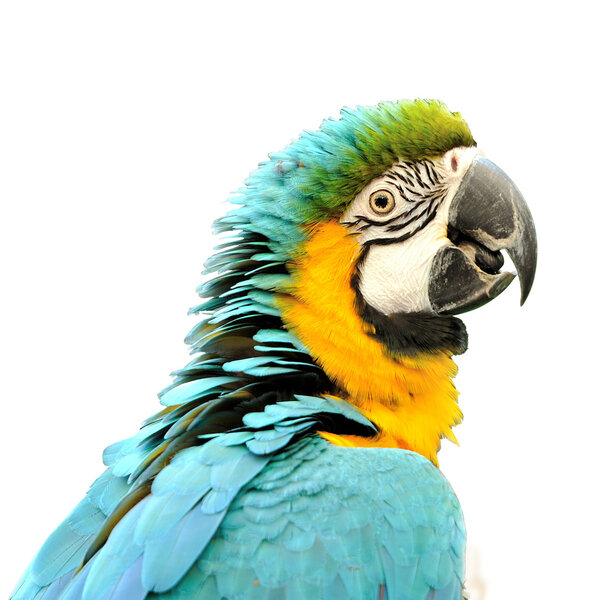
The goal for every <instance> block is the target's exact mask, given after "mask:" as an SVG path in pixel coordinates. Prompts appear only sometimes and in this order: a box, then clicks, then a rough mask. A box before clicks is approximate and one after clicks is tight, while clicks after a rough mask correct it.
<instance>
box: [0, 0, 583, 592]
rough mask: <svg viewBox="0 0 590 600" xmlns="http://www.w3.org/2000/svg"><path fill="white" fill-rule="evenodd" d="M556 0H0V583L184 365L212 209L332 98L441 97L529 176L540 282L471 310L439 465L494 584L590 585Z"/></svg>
mask: <svg viewBox="0 0 590 600" xmlns="http://www.w3.org/2000/svg"><path fill="white" fill-rule="evenodd" d="M577 6H582V3H579V4H578V3H574V2H572V3H568V2H560V3H558V4H553V3H551V4H549V3H547V4H544V3H542V2H534V3H533V2H531V3H524V2H523V3H520V4H519V3H517V2H510V3H509V4H503V3H501V2H497V1H496V2H488V3H481V2H436V3H429V2H419V3H411V2H404V3H396V2H392V1H390V2H383V3H381V2H371V1H369V0H366V1H363V2H358V3H350V2H310V3H308V2H305V1H302V0H299V1H298V2H254V1H252V2H243V3H238V2H224V3H219V5H216V6H215V7H212V3H202V4H201V3H197V2H166V3H165V2H161V3H154V2H147V1H144V2H94V3H90V2H72V3H70V4H67V3H63V2H39V3H33V2H26V1H22V2H5V3H3V4H2V8H1V9H0V57H1V61H2V63H1V70H0V85H1V92H0V120H1V123H0V125H1V130H0V186H1V190H0V194H1V195H0V201H1V203H2V208H1V217H0V228H1V234H0V245H1V265H2V267H1V268H2V271H1V280H0V281H1V284H0V285H1V288H2V291H1V293H0V302H1V312H0V314H1V318H2V324H1V332H0V336H1V356H0V368H1V376H2V383H1V387H0V390H1V419H2V446H1V465H2V467H1V473H2V478H1V486H2V487H1V499H2V505H3V507H2V510H1V513H0V518H1V519H2V523H1V524H0V531H1V532H2V535H1V537H2V543H1V544H0V547H1V549H0V552H1V553H2V555H3V556H2V558H1V560H0V564H1V565H2V568H1V571H2V578H1V580H0V581H1V583H0V587H1V590H0V596H1V597H7V596H8V594H9V591H10V590H11V589H12V587H13V585H14V584H15V583H16V581H17V579H18V578H19V576H20V574H21V572H22V571H23V570H24V568H25V567H26V565H27V563H28V561H29V559H30V558H31V557H32V556H33V554H34V553H35V551H36V550H37V548H38V547H39V545H40V544H41V542H42V541H43V540H44V539H45V537H46V536H47V535H48V534H49V533H50V531H51V530H52V529H53V528H54V527H55V526H56V525H57V524H58V522H59V521H60V520H61V519H62V518H63V517H64V516H65V515H66V514H67V512H69V510H70V508H71V507H72V506H73V505H74V504H75V503H76V502H77V501H78V499H79V498H80V497H81V495H82V494H83V493H84V492H85V490H86V489H87V487H88V485H89V484H90V483H91V482H92V480H93V479H94V478H95V477H96V476H98V475H99V474H100V472H101V461H100V455H101V451H102V449H103V447H104V446H105V445H107V444H108V443H111V442H113V441H116V440H118V439H121V438H123V437H127V436H129V435H132V434H133V433H134V432H135V431H136V429H137V427H138V425H139V424H140V422H141V421H142V420H143V419H144V418H145V417H147V416H149V415H151V414H152V413H154V412H156V410H157V409H158V404H157V398H156V395H155V394H156V392H157V391H158V390H160V389H161V388H163V387H164V386H165V385H167V383H168V381H169V380H168V377H167V374H168V373H169V372H170V371H171V370H172V369H174V368H177V367H179V366H182V365H184V364H185V363H186V362H187V361H188V353H187V348H185V347H184V345H183V343H182V339H183V337H184V335H185V334H186V333H187V332H188V330H189V329H190V328H191V327H192V325H193V324H194V320H193V319H192V318H188V317H187V316H186V310H187V308H188V306H190V305H191V304H193V303H195V302H196V296H195V294H194V287H195V286H196V284H197V283H198V282H199V281H200V277H201V276H200V270H201V264H202V262H203V261H204V259H205V258H206V257H207V256H208V255H209V254H210V252H211V248H212V245H213V238H212V236H211V235H210V223H211V221H212V219H213V218H214V217H215V216H218V215H221V214H222V213H223V212H224V210H225V206H223V205H222V201H223V200H224V199H225V198H226V197H228V195H229V194H230V192H232V191H233V190H235V189H236V188H238V187H239V186H240V184H241V182H242V181H243V179H244V178H245V177H246V176H247V174H248V173H249V172H250V171H251V170H253V169H254V168H255V166H256V164H257V163H258V162H259V161H261V160H263V159H264V158H265V156H266V154H267V153H268V152H269V151H273V150H278V149H280V148H282V147H283V146H285V145H286V144H287V143H288V142H289V141H290V140H291V139H293V138H294V137H295V136H297V134H298V133H299V132H300V131H301V130H302V129H316V128H317V127H318V125H319V124H320V122H321V120H322V119H323V118H324V117H328V116H336V115H337V114H338V110H339V109H340V107H342V106H354V105H357V104H374V103H376V102H378V101H381V100H386V99H398V98H414V97H426V98H432V97H435V98H440V99H442V100H444V101H445V102H446V103H447V104H448V105H449V107H450V108H451V109H453V110H460V111H461V113H462V114H463V116H464V117H465V118H466V120H467V121H468V123H469V124H470V126H471V128H472V131H473V134H474V136H475V138H476V140H477V141H478V143H479V147H480V148H481V149H482V150H483V151H484V152H485V153H486V155H487V156H488V157H489V158H490V159H492V160H494V161H495V162H497V163H498V164H499V165H500V166H501V167H502V168H503V169H504V170H505V171H507V172H508V174H509V175H510V176H511V177H512V179H514V180H515V181H516V182H517V184H518V185H519V187H520V189H521V191H522V192H523V194H524V196H525V197H526V198H527V199H528V202H529V205H530V207H531V210H532V212H533V215H534V217H535V220H536V224H537V230H538V238H539V268H538V272H537V280H536V283H535V287H534V289H533V291H532V294H531V297H530V299H529V301H528V302H527V304H526V305H525V306H524V307H523V308H522V309H521V308H519V306H518V289H517V285H513V286H512V287H511V288H510V289H509V290H508V291H507V292H506V293H505V294H504V295H502V296H501V297H500V298H499V299H498V300H496V301H495V302H493V303H491V304H490V305H488V306H487V307H485V308H483V309H480V310H479V311H476V312H475V313H472V314H468V315H467V316H466V317H465V321H466V323H467V326H468V329H469V333H470V350H469V352H468V353H467V354H466V355H465V356H462V357H459V358H458V360H457V362H458V364H459V367H460V374H459V376H458V377H457V379H456V384H457V387H458V388H459V390H460V391H461V397H460V403H461V407H462V408H463V410H464V413H465V421H464V424H463V425H461V426H460V427H458V428H456V430H455V432H456V435H457V437H458V438H459V441H460V443H461V447H460V448H456V447H454V446H452V445H451V444H450V443H448V442H446V443H445V444H444V447H443V450H442V452H441V454H440V460H441V466H442V470H443V472H444V473H445V474H446V475H447V477H448V478H449V479H450V481H451V483H452V484H453V486H454V488H455V490H456V492H457V493H458V495H459V497H460V499H461V502H462V505H463V507H464V512H465V518H466V521H467V527H468V533H469V540H468V544H469V552H470V563H469V567H468V583H469V585H470V587H471V590H472V598H474V599H483V598H485V600H500V599H502V600H507V599H508V600H510V599H512V598H515V599H517V598H518V599H528V598H535V599H545V598H548V599H549V598H583V597H588V595H587V594H588V583H587V571H588V559H589V558H590V553H589V551H588V538H589V534H590V530H589V524H588V504H589V501H588V492H587V487H586V477H587V474H588V467H587V457H586V452H587V439H588V438H587V430H588V418H589V416H590V415H589V411H588V401H589V400H590V394H589V393H588V389H587V385H588V384H587V377H588V376H587V372H588V366H587V362H588V359H587V356H588V333H589V331H588V329H589V328H588V316H587V314H588V310H587V302H588V283H587V279H588V275H587V272H588V265H587V254H588V253H587V238H588V218H589V217H590V211H589V202H590V197H589V196H590V193H589V189H590V186H589V185H588V172H589V169H588V166H587V160H588V137H589V133H590V131H589V126H588V117H587V115H588V95H587V91H586V82H587V79H588V76H587V73H588V65H587V62H588V58H589V47H588V44H587V42H586V41H585V40H586V39H587V35H588V33H587V29H586V27H587V18H586V17H584V15H583V14H582V12H581V9H578V8H576V7H577Z"/></svg>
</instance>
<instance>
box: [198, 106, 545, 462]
mask: <svg viewBox="0 0 590 600" xmlns="http://www.w3.org/2000/svg"><path fill="white" fill-rule="evenodd" d="M269 159H270V160H268V161H267V162H264V163H262V164H261V165H260V166H259V168H258V169H257V170H256V171H255V172H254V173H253V174H252V175H251V176H250V178H249V179H248V180H247V181H246V184H245V187H244V188H243V189H242V190H241V191H240V192H239V193H238V195H237V196H235V197H234V198H233V199H232V200H231V201H232V202H234V203H236V204H238V205H239V206H238V207H237V208H236V209H234V210H232V211H230V212H229V213H228V215H226V216H225V217H223V218H222V219H220V220H219V222H218V223H217V227H218V229H219V230H220V231H231V232H232V233H233V234H234V235H236V236H237V239H235V241H234V242H233V243H229V244H226V245H225V246H224V247H223V248H222V252H221V253H220V254H219V255H217V257H213V259H212V261H211V262H210V264H209V265H208V266H209V267H210V269H211V270H215V269H219V271H220V275H219V277H218V278H217V279H215V280H213V281H214V284H213V287H214V288H215V291H216V292H217V293H218V298H217V299H214V300H213V301H210V303H209V304H208V305H207V306H205V308H213V309H215V312H214V313H213V319H212V320H213V321H215V320H216V322H217V323H220V322H223V317H222V316H221V317H220V314H219V311H220V310H221V315H223V314H225V315H226V317H227V315H230V316H231V315H236V314H237V315H238V316H239V318H240V319H242V323H243V320H244V319H246V316H247V315H250V316H249V317H248V319H249V322H250V323H252V324H254V322H255V321H256V319H258V321H257V323H258V325H255V326H256V327H259V329H258V330H257V331H261V330H262V331H264V330H265V327H268V326H269V325H268V319H270V318H278V319H280V325H277V324H276V321H275V324H274V325H273V327H275V326H277V327H279V328H280V329H281V330H284V331H285V332H286V333H288V334H289V335H290V336H291V338H290V339H291V340H293V344H294V346H295V347H296V349H297V351H298V352H302V353H306V354H307V355H308V356H309V357H311V359H312V360H313V362H314V364H316V365H318V366H320V367H321V370H322V373H323V374H324V375H325V379H323V380H322V381H323V383H322V384H321V385H322V386H323V389H321V390H319V389H318V390H316V392H318V391H321V392H323V393H331V394H334V395H337V396H338V397H341V398H344V399H346V400H347V401H349V402H351V403H352V404H354V405H355V406H356V407H357V408H359V409H360V410H361V411H362V412H363V413H364V414H365V415H367V416H368V417H369V418H370V419H371V420H372V421H373V422H374V423H375V424H376V425H377V427H378V428H379V430H380V432H381V434H380V438H379V441H378V443H379V444H381V445H397V446H399V447H407V448H410V449H414V450H416V451H418V452H421V453H422V454H424V455H425V456H428V457H429V458H430V459H431V460H435V459H434V457H435V455H436V451H437V450H438V447H439V441H440V438H441V437H443V436H446V437H448V438H450V439H454V436H453V434H452V433H451V431H450V429H451V427H452V426H453V425H455V424H457V423H458V422H460V420H461V418H462V415H461V411H460V410H459V408H458V406H457V403H456V399H457V392H456V390H455V388H454V386H453V384H452V382H451V379H452V377H453V376H454V375H455V373H456V367H455V365H454V363H453V361H452V360H451V356H452V355H453V354H458V353H462V352H464V351H465V350H466V348H467V334H466V330H465V326H464V324H463V322H462V321H461V320H460V319H459V318H457V317H456V315H457V314H460V313H463V312H465V311H469V310H472V309H475V308H477V307H480V306H482V305H484V304H486V303H487V302H489V301H490V300H492V299H493V298H495V297H496V296H498V295H499V294H500V293H501V292H502V291H503V290H504V289H506V287H507V286H508V285H509V284H510V283H511V282H512V281H513V279H514V278H515V273H512V272H509V271H503V270H502V268H503V263H504V257H503V254H502V252H503V251H506V252H507V253H508V255H509V256H510V257H511V259H512V261H513V263H514V266H515V268H516V271H517V274H518V276H519V279H520V288H521V303H523V302H524V301H525V299H526V298H527V296H528V294H529V292H530V290H531V286H532V284H533V279H534V274H535V266H536V236H535V228H534V224H533V220H532V217H531V214H530V211H529V209H528V207H527V205H526V203H525V201H524V199H523V197H522V195H521V194H520V192H519V191H518V189H517V188H516V186H515V185H514V183H513V182H512V181H511V180H510V179H509V178H508V176H507V175H506V174H505V173H504V172H503V171H502V170H501V169H499V168H498V167H497V166H496V165H495V164H494V163H492V162H491V161H490V160H488V159H487V158H485V157H484V156H483V154H482V153H481V152H480V150H479V149H478V148H477V146H476V144H475V141H474V139H473V137H472V135H471V132H470V130H469V128H468V126H467V124H466V123H465V121H464V120H463V119H462V117H461V116H460V115H459V114H458V113H454V112H451V111H449V109H448V108H447V107H446V106H445V105H444V104H442V103H440V102H438V101H425V100H417V101H400V102H396V103H393V102H389V103H382V104H379V105H378V106H375V107H363V108H357V109H355V110H350V109H345V110H343V111H342V113H341V117H340V118H339V119H329V120H327V121H324V123H323V124H322V125H321V127H320V129H319V130H318V131H317V132H305V133H304V134H302V135H301V137H300V138H298V139H297V140H295V141H294V142H292V143H291V144H290V145H289V146H287V148H285V149H284V150H283V151H281V152H278V153H274V154H271V155H269ZM220 267H221V268H220ZM205 286H208V287H207V291H208V292H209V294H208V295H213V293H212V292H211V289H213V288H211V282H209V283H208V284H205ZM205 295H207V294H205ZM211 302H212V304H211ZM236 309H239V310H238V312H237V313H236ZM224 311H225V313H224ZM253 319H254V320H253ZM265 319H266V320H267V321H266V322H267V325H264V322H265ZM256 335H258V336H259V339H260V335H263V334H260V333H258V334H256V333H254V334H253V337H254V339H256ZM326 435H327V436H328V434H326ZM433 440H435V441H434V442H433ZM331 441H333V442H334V443H352V442H351V440H344V439H343V438H342V439H340V438H339V439H336V438H335V437H332V438H331ZM372 443H376V442H375V440H373V442H372ZM353 445H354V444H353Z"/></svg>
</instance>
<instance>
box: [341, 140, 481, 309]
mask: <svg viewBox="0 0 590 600" xmlns="http://www.w3.org/2000/svg"><path fill="white" fill-rule="evenodd" d="M478 154H479V152H478V151H477V149H476V148H454V149H453V150H450V151H449V152H447V153H445V154H444V155H443V156H441V157H440V158H438V159H433V160H429V159H425V160H422V161H415V162H413V163H407V162H403V161H400V162H398V163H395V164H394V165H392V167H391V168H390V169H388V170H387V171H385V173H383V175H381V176H380V177H377V178H376V179H374V180H373V181H371V183H369V185H367V187H366V188H365V189H363V190H362V191H361V192H360V193H359V194H358V195H357V197H356V198H355V199H354V200H353V202H352V203H351V204H350V206H349V207H348V209H347V211H346V212H345V214H344V215H343V217H342V219H341V223H342V224H343V225H345V226H347V227H348V228H349V229H350V231H351V232H354V233H355V234H356V235H357V239H358V242H359V244H361V245H362V246H364V247H365V249H366V250H365V252H364V258H363V259H362V260H361V263H360V265H359V269H358V271H359V291H360V293H361V294H362V296H363V298H364V300H365V301H366V302H367V303H368V304H369V305H370V306H372V307H373V308H375V309H377V310H379V311H380V312H381V313H383V314H386V315H390V314H394V313H398V314H399V313H411V312H434V311H433V310H432V307H431V305H430V302H429V299H428V281H429V275H430V267H431V265H432V261H433V259H434V256H435V254H436V253H437V251H438V250H439V249H440V248H441V247H443V246H446V245H450V244H451V242H450V241H449V239H448V238H447V221H448V212H449V205H450V203H451V200H452V198H453V196H454V194H455V192H456V191H457V188H458V187H459V184H460V183H461V179H462V177H463V175H464V174H465V171H466V170H467V169H468V168H469V166H470V165H471V162H472V161H473V158H474V157H475V156H476V155H478ZM392 197H393V201H392Z"/></svg>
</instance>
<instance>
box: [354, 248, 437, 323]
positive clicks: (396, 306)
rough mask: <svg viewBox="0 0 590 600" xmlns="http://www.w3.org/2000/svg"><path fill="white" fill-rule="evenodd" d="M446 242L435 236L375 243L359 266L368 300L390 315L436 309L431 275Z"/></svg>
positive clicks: (360, 284)
mask: <svg viewBox="0 0 590 600" xmlns="http://www.w3.org/2000/svg"><path fill="white" fill-rule="evenodd" d="M416 237H418V236H416ZM420 237H422V236H420ZM445 243H448V242H446V241H445V240H443V239H440V238H437V237H436V236H435V237H434V238H433V239H432V240H430V243H424V239H421V240H419V239H416V240H414V239H413V238H411V239H410V240H407V241H406V242H404V243H401V244H388V245H373V246H371V247H370V248H369V250H368V252H367V253H366V254H365V257H364V260H363V261H362V264H360V265H359V269H358V273H359V277H358V285H359V292H360V293H361V295H362V297H363V299H364V300H365V302H367V304H369V305H370V306H372V307H373V308H375V309H377V310H378V311H380V312H381V313H383V314H386V315H390V314H402V313H415V312H428V313H430V312H432V307H431V305H430V301H429V298H428V283H429V276H430V271H431V266H432V261H433V259H434V255H435V254H436V252H437V250H438V249H439V248H440V247H442V246H443V245H444V244H445Z"/></svg>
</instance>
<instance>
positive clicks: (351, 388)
mask: <svg viewBox="0 0 590 600" xmlns="http://www.w3.org/2000/svg"><path fill="white" fill-rule="evenodd" d="M358 255H359V245H358V243H357V242H356V240H355V239H354V238H353V237H351V236H350V234H348V232H347V231H346V230H345V229H344V228H343V227H341V226H340V225H339V224H338V223H336V222H334V221H330V222H327V223H325V224H324V225H322V226H321V227H319V228H318V229H317V230H316V231H315V232H314V234H313V235H312V236H311V238H310V239H309V240H308V242H307V243H306V245H305V247H304V248H303V252H302V253H301V256H300V258H298V259H297V260H296V261H295V262H294V263H293V264H292V265H291V267H292V270H293V273H294V286H293V288H292V290H290V294H289V295H284V296H282V297H281V298H280V299H279V301H278V302H279V306H280V308H281V311H282V315H283V321H284V322H285V325H286V327H287V328H288V329H290V330H292V331H293V332H294V333H295V334H296V335H297V336H298V337H299V339H300V340H301V341H302V342H303V343H304V344H305V346H306V347H307V348H308V350H309V351H310V353H311V355H312V356H313V358H314V359H315V360H316V362H317V363H318V364H319V365H320V366H321V367H322V368H323V369H324V371H325V373H326V374H327V375H328V376H329V377H330V379H331V380H332V381H333V382H334V383H335V384H336V385H337V386H338V388H339V390H340V394H341V396H342V398H343V399H345V400H347V401H348V402H350V403H351V404H353V405H355V406H356V407H357V408H358V409H359V410H360V411H361V412H362V413H363V414H364V415H365V416H366V417H367V418H369V419H370V420H371V421H372V422H373V423H375V424H376V425H377V427H378V428H379V431H380V433H379V434H378V435H377V436H375V437H374V438H362V437H357V436H339V435H335V434H331V433H324V434H322V435H323V436H324V437H325V438H326V439H328V440H329V441H330V442H332V443H334V444H337V445H348V446H387V447H396V448H405V449H410V450H414V451H415V452H419V453H420V454H422V455H423V456H425V457H426V458H428V459H430V460H431V461H433V462H434V463H435V464H436V462H437V461H436V453H437V452H438V450H439V448H440V439H441V437H443V436H444V437H447V438H449V439H450V440H452V441H456V440H455V436H454V435H453V433H452V431H451V427H452V426H453V425H456V424H457V423H459V422H460V421H461V419H462V414H461V410H460V409H459V407H458V406H457V395H458V394H457V390H456V389H455V386H454V385H453V382H452V380H451V379H452V377H454V376H455V374H456V371H457V369H456V366H455V364H454V362H453V361H452V360H451V352H450V351H448V352H447V351H437V352H433V353H423V354H418V355H415V356H411V357H409V356H403V355H398V354H396V355H394V354H392V353H390V352H389V351H388V350H387V349H386V348H385V347H384V346H383V345H382V344H381V343H380V342H379V341H378V340H376V339H375V338H374V337H371V334H372V333H374V331H373V329H372V325H369V324H368V323H366V322H365V321H363V319H362V318H361V317H360V316H359V315H358V312H357V310H356V308H355V292H354V290H353V289H352V287H351V278H352V277H353V275H354V272H355V265H356V262H357V260H358Z"/></svg>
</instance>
